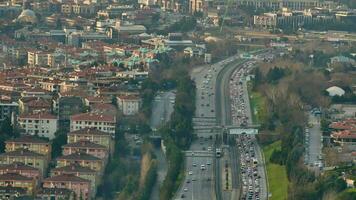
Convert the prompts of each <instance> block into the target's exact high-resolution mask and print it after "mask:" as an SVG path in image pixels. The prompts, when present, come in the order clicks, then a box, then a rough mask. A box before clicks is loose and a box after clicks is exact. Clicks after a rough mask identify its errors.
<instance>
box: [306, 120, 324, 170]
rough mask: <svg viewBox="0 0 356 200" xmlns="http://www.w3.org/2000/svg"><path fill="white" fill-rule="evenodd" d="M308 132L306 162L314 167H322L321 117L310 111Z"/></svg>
mask: <svg viewBox="0 0 356 200" xmlns="http://www.w3.org/2000/svg"><path fill="white" fill-rule="evenodd" d="M305 134H306V137H305V138H306V140H305V142H306V147H307V151H306V152H307V155H306V160H305V161H306V163H307V164H308V165H309V166H310V167H311V168H314V169H318V168H320V167H322V162H321V160H320V158H321V149H322V132H321V130H320V117H319V116H315V115H314V114H312V113H309V127H307V128H306V129H305Z"/></svg>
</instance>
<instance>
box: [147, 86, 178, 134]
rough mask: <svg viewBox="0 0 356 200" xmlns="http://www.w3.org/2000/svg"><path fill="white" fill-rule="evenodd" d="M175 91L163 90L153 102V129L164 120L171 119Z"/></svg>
mask: <svg viewBox="0 0 356 200" xmlns="http://www.w3.org/2000/svg"><path fill="white" fill-rule="evenodd" d="M174 101H175V93H174V92H173V91H170V92H161V93H158V94H157V96H156V97H155V99H154V100H153V102H152V115H151V121H150V126H151V128H152V129H153V130H155V129H157V128H158V127H159V126H161V125H162V124H163V123H164V122H168V121H169V120H170V117H171V114H172V112H173V109H174Z"/></svg>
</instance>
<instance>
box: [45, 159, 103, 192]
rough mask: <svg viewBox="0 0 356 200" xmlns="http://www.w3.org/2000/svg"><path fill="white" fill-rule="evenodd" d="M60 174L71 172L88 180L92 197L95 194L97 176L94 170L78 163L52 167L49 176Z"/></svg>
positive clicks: (97, 181)
mask: <svg viewBox="0 0 356 200" xmlns="http://www.w3.org/2000/svg"><path fill="white" fill-rule="evenodd" d="M62 174H72V175H75V176H78V177H80V178H83V179H87V180H90V184H91V191H92V192H91V194H92V196H93V197H94V196H95V191H96V187H97V186H98V185H99V177H98V176H97V173H96V171H94V170H92V169H90V168H88V167H82V166H80V165H78V164H71V165H68V166H65V167H58V168H54V169H52V171H51V176H59V175H62Z"/></svg>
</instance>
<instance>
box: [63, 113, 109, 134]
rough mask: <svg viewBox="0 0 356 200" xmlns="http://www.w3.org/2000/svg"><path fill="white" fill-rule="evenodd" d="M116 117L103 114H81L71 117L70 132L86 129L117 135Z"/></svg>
mask: <svg viewBox="0 0 356 200" xmlns="http://www.w3.org/2000/svg"><path fill="white" fill-rule="evenodd" d="M115 127H116V117H115V116H112V115H107V114H102V113H80V114H76V115H72V116H70V131H77V130H80V129H84V128H96V129H98V130H100V131H103V132H106V133H110V134H113V135H114V134H115Z"/></svg>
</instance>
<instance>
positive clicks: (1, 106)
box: [0, 101, 19, 123]
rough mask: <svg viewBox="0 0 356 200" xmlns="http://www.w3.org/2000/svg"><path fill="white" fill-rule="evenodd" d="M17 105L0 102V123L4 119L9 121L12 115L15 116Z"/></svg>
mask: <svg viewBox="0 0 356 200" xmlns="http://www.w3.org/2000/svg"><path fill="white" fill-rule="evenodd" d="M18 110H19V104H18V103H16V102H12V101H0V123H1V122H2V121H4V120H5V119H6V118H8V119H11V118H12V116H13V115H14V114H17V113H18Z"/></svg>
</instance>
